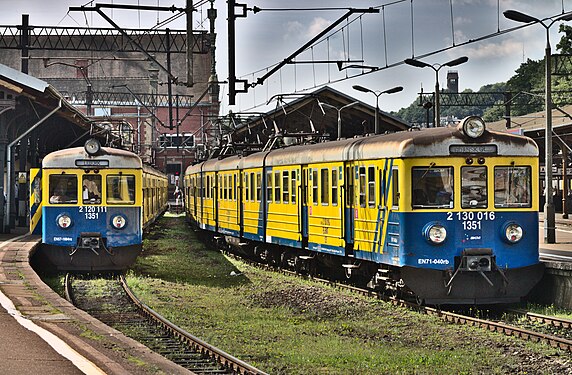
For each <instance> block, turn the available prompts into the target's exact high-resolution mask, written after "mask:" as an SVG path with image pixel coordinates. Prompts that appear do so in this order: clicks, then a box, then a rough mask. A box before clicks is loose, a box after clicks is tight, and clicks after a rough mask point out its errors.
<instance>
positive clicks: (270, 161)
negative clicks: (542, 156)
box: [187, 127, 538, 173]
mask: <svg viewBox="0 0 572 375" xmlns="http://www.w3.org/2000/svg"><path fill="white" fill-rule="evenodd" d="M492 144H494V145H496V153H495V155H498V156H538V146H537V145H536V143H535V142H534V141H533V140H532V139H531V138H528V137H524V136H520V135H515V134H510V133H504V132H496V131H485V132H484V134H483V135H482V136H481V137H479V138H477V139H473V138H469V137H468V136H466V135H465V134H464V133H463V131H462V130H461V129H459V128H457V127H440V128H429V129H420V130H411V131H403V132H398V133H392V134H383V135H374V136H369V137H361V138H352V139H344V140H339V141H332V142H324V143H317V144H311V145H299V146H291V147H286V148H281V149H277V150H272V151H267V152H258V153H255V154H251V155H248V156H246V157H238V156H233V157H229V158H226V159H223V160H217V159H214V160H209V161H207V162H205V163H204V165H203V167H202V170H203V171H212V170H229V169H247V168H256V167H260V166H262V165H266V166H279V165H293V164H310V163H325V162H337V161H349V160H372V159H380V158H414V157H450V156H451V152H450V150H451V146H484V145H492ZM469 149H470V148H469ZM195 168H198V170H197V169H195ZM200 168H201V166H200V164H198V165H195V166H190V167H189V168H188V169H187V173H193V172H195V173H196V172H198V171H199V170H201V169H200Z"/></svg>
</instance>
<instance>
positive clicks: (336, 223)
mask: <svg viewBox="0 0 572 375" xmlns="http://www.w3.org/2000/svg"><path fill="white" fill-rule="evenodd" d="M340 174H341V166H340V164H332V163H330V164H320V165H314V166H313V168H312V169H311V171H310V172H309V181H308V185H310V187H311V189H309V191H310V196H311V200H309V201H308V244H309V248H310V249H311V250H317V251H320V252H326V253H331V254H337V255H340V254H342V253H344V250H345V246H344V241H343V235H342V226H343V225H342V220H341V217H342V215H341V210H342V208H341V205H340V194H339V175H340Z"/></svg>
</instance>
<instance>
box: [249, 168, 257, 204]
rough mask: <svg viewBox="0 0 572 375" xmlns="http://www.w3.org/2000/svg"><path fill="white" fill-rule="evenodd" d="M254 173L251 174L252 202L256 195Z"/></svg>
mask: <svg viewBox="0 0 572 375" xmlns="http://www.w3.org/2000/svg"><path fill="white" fill-rule="evenodd" d="M254 177H255V176H254V172H252V173H251V174H250V201H251V202H254V195H255V194H256V190H254V187H255V185H254Z"/></svg>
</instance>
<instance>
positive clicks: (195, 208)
mask: <svg viewBox="0 0 572 375" xmlns="http://www.w3.org/2000/svg"><path fill="white" fill-rule="evenodd" d="M197 176H198V175H194V176H193V177H192V181H193V182H192V184H191V191H192V195H191V197H190V199H192V200H193V216H194V219H195V221H196V220H197V219H198V217H197V214H198V206H199V205H198V202H197V199H198V198H199V191H200V189H199V187H198V186H199V185H198V184H199V181H200V179H199V177H197Z"/></svg>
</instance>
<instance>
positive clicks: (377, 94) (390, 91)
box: [352, 85, 403, 134]
mask: <svg viewBox="0 0 572 375" xmlns="http://www.w3.org/2000/svg"><path fill="white" fill-rule="evenodd" d="M352 88H353V89H354V90H358V91H361V92H371V93H372V94H373V95H375V134H379V133H381V131H380V129H379V119H378V117H379V97H380V95H382V94H394V93H396V92H400V91H403V87H401V86H395V87H392V88H390V89H387V90H385V91H375V90H370V89H368V88H367V87H363V86H360V85H353V86H352Z"/></svg>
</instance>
